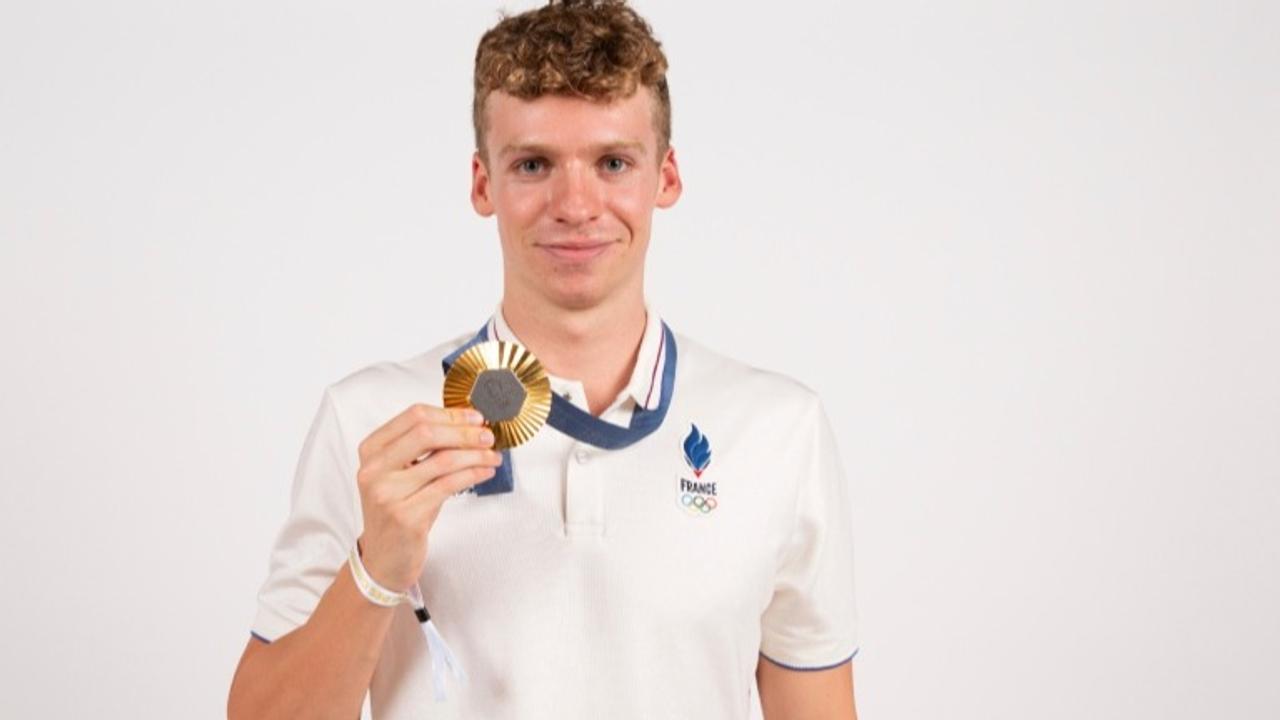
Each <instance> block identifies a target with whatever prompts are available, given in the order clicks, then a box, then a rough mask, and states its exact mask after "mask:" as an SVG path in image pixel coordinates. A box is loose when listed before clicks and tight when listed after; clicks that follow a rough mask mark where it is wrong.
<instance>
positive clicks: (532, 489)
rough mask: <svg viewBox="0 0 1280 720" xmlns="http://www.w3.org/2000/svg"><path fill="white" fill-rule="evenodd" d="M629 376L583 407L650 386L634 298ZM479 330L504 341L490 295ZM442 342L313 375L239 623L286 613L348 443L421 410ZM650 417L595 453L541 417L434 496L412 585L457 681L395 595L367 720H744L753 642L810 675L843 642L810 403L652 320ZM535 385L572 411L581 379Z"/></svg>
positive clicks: (342, 513) (267, 626) (330, 534)
mask: <svg viewBox="0 0 1280 720" xmlns="http://www.w3.org/2000/svg"><path fill="white" fill-rule="evenodd" d="M646 310H647V320H646V325H645V331H644V336H643V339H642V340H641V344H640V348H639V351H638V354H637V361H636V364H635V370H634V372H633V373H632V376H631V380H630V382H628V384H627V386H626V387H625V388H624V389H623V391H622V392H621V393H619V395H618V397H617V399H616V400H615V402H614V403H613V404H612V405H611V406H610V407H609V408H608V409H607V410H606V411H605V412H604V413H602V414H601V416H600V419H601V420H604V421H608V422H612V423H614V424H617V425H620V426H626V425H628V423H629V421H630V417H631V413H632V411H633V409H635V408H636V407H644V408H649V409H654V408H657V407H659V404H660V403H661V402H662V401H663V397H662V377H661V376H662V372H663V369H664V367H665V362H666V360H667V357H666V356H667V355H668V354H669V353H670V352H671V348H669V347H667V342H666V340H665V339H664V338H665V337H668V336H666V335H665V334H664V332H663V325H662V322H661V320H660V318H659V316H658V314H657V312H656V311H655V310H654V307H653V304H652V303H649V304H647V305H646ZM486 331H487V334H488V337H489V338H491V339H500V340H516V341H517V342H518V341H519V339H518V338H517V337H515V335H514V333H512V332H511V329H510V328H509V327H508V326H507V324H506V322H505V321H504V319H503V317H502V312H501V304H499V306H498V309H497V311H495V312H494V314H493V316H492V317H491V318H490V320H489V321H488V324H487V325H486ZM473 336H474V333H473V332H468V333H465V334H463V335H459V336H458V337H455V338H454V339H452V340H450V341H448V342H446V343H443V344H441V345H438V346H436V347H434V348H432V349H431V350H428V351H427V352H425V353H422V354H420V355H417V356H414V357H412V358H409V359H407V360H404V361H401V362H384V363H378V364H376V365H371V366H369V367H366V368H364V369H362V370H359V371H357V372H355V373H352V374H350V375H348V376H346V377H344V378H342V379H341V380H339V381H337V382H335V383H333V384H331V385H329V386H328V387H327V388H326V389H325V391H324V394H323V397H322V400H321V403H320V408H319V410H318V412H317V414H316V417H315V420H314V422H313V423H312V426H311V428H310V431H309V432H308V434H307V437H306V440H305V442H304V445H303V449H302V454H301V458H300V460H299V463H298V467H297V472H296V475H295V478H294V482H293V491H292V507H291V510H290V514H289V517H288V519H287V521H286V522H285V525H284V527H283V529H282V530H281V532H280V534H279V536H278V538H277V540H276V543H275V547H274V548H273V550H272V552H271V562H270V571H269V574H268V577H267V580H266V582H265V583H264V584H263V586H262V589H261V591H260V592H259V595H258V612H257V616H256V618H255V619H254V621H253V628H252V631H253V633H254V635H256V636H258V637H259V638H260V639H263V640H267V641H270V640H274V639H276V638H278V637H280V636H281V635H284V634H285V633H288V632H289V631H291V630H293V629H294V628H296V627H298V626H299V625H301V624H303V623H304V622H306V620H307V618H308V617H309V616H310V614H311V612H312V610H314V608H315V606H316V605H317V603H318V602H319V600H320V597H321V595H322V594H323V593H324V591H325V590H326V589H327V588H328V587H329V585H330V584H331V583H332V582H333V579H334V577H335V575H336V573H338V572H346V571H347V570H346V568H345V562H346V557H347V554H348V553H349V552H350V549H351V548H352V547H353V546H354V543H355V540H356V538H357V537H358V536H359V535H360V533H361V531H362V525H363V518H362V514H361V510H360V497H359V492H358V489H357V487H356V482H355V476H356V471H357V469H358V467H359V459H358V454H357V452H356V447H357V445H358V444H359V443H360V441H361V440H362V439H364V438H365V437H366V436H367V435H368V434H369V433H370V432H372V431H373V430H374V429H376V428H377V427H379V426H380V425H382V424H383V423H385V422H386V421H387V420H388V419H390V418H391V417H393V416H395V415H396V414H398V413H400V412H402V411H403V410H404V409H405V408H406V407H408V406H409V405H411V404H413V403H416V402H426V403H430V404H434V405H440V404H441V388H442V384H443V369H442V367H441V360H442V359H443V358H444V357H446V356H447V355H448V354H449V353H450V352H452V351H453V350H455V349H457V348H459V347H461V346H462V345H463V344H465V343H466V342H467V341H468V340H470V339H471V338H472V337H473ZM669 337H671V338H672V339H673V340H674V343H675V353H674V354H675V358H674V360H675V365H674V370H675V373H674V384H673V390H672V393H671V397H670V399H669V401H670V402H669V405H668V407H667V411H666V415H665V418H664V420H663V422H662V425H661V426H660V427H658V429H657V430H654V431H653V432H652V433H650V434H649V435H647V436H645V437H644V438H643V439H641V440H639V441H637V442H635V443H634V444H631V445H629V446H627V447H624V448H620V449H616V450H603V449H601V448H597V447H594V446H592V445H589V444H587V443H584V442H581V441H579V440H576V439H574V438H573V437H570V436H569V435H566V434H565V433H563V432H561V431H559V430H557V429H556V428H554V427H551V426H550V425H547V426H544V427H543V428H542V429H541V430H540V431H539V432H538V434H537V435H536V436H535V437H534V438H533V439H532V440H530V441H529V442H527V443H525V444H524V445H521V446H519V447H516V448H513V449H512V450H511V455H510V458H511V467H512V470H513V482H514V487H513V488H512V489H511V491H509V492H500V493H495V494H487V495H481V494H476V493H467V494H463V495H458V496H456V497H453V498H450V499H449V500H448V501H446V502H445V504H444V507H443V508H442V510H441V512H440V515H439V516H438V517H437V519H436V522H435V525H434V526H433V527H432V529H431V536H430V538H431V539H430V549H429V551H428V555H427V561H426V566H425V568H424V569H423V573H422V576H421V579H420V586H421V588H422V592H423V595H424V597H425V599H426V603H427V608H428V609H429V610H430V612H431V616H432V618H433V619H434V620H435V622H436V624H437V626H438V627H439V629H440V632H441V634H443V635H444V637H445V638H446V640H447V641H448V642H449V644H450V646H451V647H452V648H453V651H454V653H455V655H456V657H457V659H458V661H459V662H460V663H461V665H462V666H463V667H464V668H465V669H466V672H467V673H468V675H469V678H470V679H469V682H468V683H467V684H466V685H458V684H456V683H453V681H452V678H450V685H449V686H448V692H449V698H448V700H447V701H446V702H443V703H436V702H435V701H434V699H433V697H432V686H431V672H430V660H429V656H428V653H427V648H426V642H425V640H424V638H423V636H422V633H421V631H420V630H419V627H418V622H417V620H416V618H415V617H414V615H413V611H412V609H411V607H410V606H408V605H404V606H400V607H398V608H396V610H395V617H394V620H393V622H392V626H391V628H390V630H389V632H388V635H387V638H386V642H385V644H384V645H383V649H382V655H381V656H380V658H379V661H378V665H377V667H376V669H375V670H374V674H373V679H372V682H371V685H370V697H369V700H370V705H371V708H372V710H373V716H374V718H377V719H379V720H382V719H386V720H400V719H402V718H403V719H405V720H408V719H409V718H413V719H414V720H418V719H420V718H522V719H525V718H556V719H557V720H559V719H562V718H596V717H610V718H699V719H706V718H749V717H757V718H758V717H760V709H759V701H758V699H757V698H756V697H755V687H754V685H755V669H756V664H757V663H758V662H759V661H760V655H762V654H763V655H764V656H765V657H766V658H768V659H769V660H771V661H773V662H775V663H777V664H781V665H784V666H787V667H791V668H794V669H821V668H825V667H830V666H833V665H837V664H840V663H843V662H845V661H847V660H848V659H850V658H851V657H853V656H854V655H855V654H856V653H857V640H856V613H855V608H854V596H853V553H852V531H851V525H850V515H849V512H850V508H849V499H848V490H847V485H846V481H845V476H844V473H843V470H842V466H841V462H840V460H839V457H838V453H837V449H836V442H835V438H834V436H833V434H832V431H831V428H830V425H829V422H828V420H827V416H826V413H825V411H824V409H823V407H822V403H821V401H820V400H819V398H818V397H817V396H816V395H815V394H814V393H813V391H811V390H810V389H808V388H807V387H805V386H804V385H802V384H800V383H798V382H796V381H795V380H792V379H790V378H788V377H786V376H784V375H781V374H778V373H774V372H769V371H765V370H760V369H757V368H753V367H750V366H747V365H745V364H743V363H740V362H737V361H735V360H732V359H730V358H728V357H725V356H723V355H721V354H718V353H716V352H713V351H712V350H710V349H708V348H706V347H704V346H702V345H700V344H698V343H697V342H696V341H694V340H692V339H690V338H688V337H686V336H684V335H681V334H679V333H675V332H673V333H672V334H671V335H670V336H669ZM550 380H551V387H552V390H553V391H554V392H555V393H556V394H558V395H561V396H562V397H565V398H566V399H568V400H569V401H570V402H572V403H573V404H574V405H576V406H578V407H580V408H582V409H583V410H585V409H586V396H585V393H584V391H583V386H582V383H580V382H578V381H576V380H571V379H567V378H560V377H555V376H551V377H550Z"/></svg>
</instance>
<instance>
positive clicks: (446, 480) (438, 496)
mask: <svg viewBox="0 0 1280 720" xmlns="http://www.w3.org/2000/svg"><path fill="white" fill-rule="evenodd" d="M500 458H501V455H499V459H500ZM497 470H498V468H497V467H491V466H486V465H474V466H471V467H465V468H462V469H461V470H456V471H454V472H451V473H446V474H445V475H441V476H440V477H438V478H436V479H435V481H434V482H430V483H427V484H426V485H424V486H423V487H422V488H421V489H420V490H418V491H417V492H415V493H413V494H412V495H410V496H409V497H408V498H406V499H405V501H404V502H405V506H406V507H407V512H408V513H409V515H410V517H413V518H414V520H415V521H417V520H419V519H420V518H421V516H422V515H433V516H434V513H437V512H439V511H440V507H441V505H443V503H444V501H446V500H448V499H449V498H450V497H452V496H454V495H457V494H458V493H460V492H462V491H463V490H466V489H468V488H470V487H472V486H474V485H477V484H479V483H482V482H484V481H485V480H488V479H490V478H492V477H493V476H494V475H495V474H497Z"/></svg>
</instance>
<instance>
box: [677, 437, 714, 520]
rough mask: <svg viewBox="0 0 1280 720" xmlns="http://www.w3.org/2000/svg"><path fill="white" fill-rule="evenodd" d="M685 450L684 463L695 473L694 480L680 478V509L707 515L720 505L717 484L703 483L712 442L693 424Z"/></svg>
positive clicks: (692, 513) (685, 442) (709, 460)
mask: <svg viewBox="0 0 1280 720" xmlns="http://www.w3.org/2000/svg"><path fill="white" fill-rule="evenodd" d="M683 449H684V461H685V463H687V464H688V465H689V469H690V470H692V471H693V477H694V479H693V480H689V479H688V478H686V477H683V476H682V477H681V478H680V492H679V493H678V494H677V498H678V500H679V503H680V507H682V508H684V509H685V511H687V512H688V513H689V514H690V515H706V514H708V513H710V512H711V511H712V510H715V509H716V507H717V506H718V505H719V504H720V502H719V500H718V499H717V498H716V484H715V483H714V482H703V481H702V473H703V472H704V471H706V469H707V466H708V465H710V464H711V441H710V440H709V439H707V436H706V435H703V434H702V431H701V430H699V429H698V426H697V425H692V424H691V429H690V430H689V434H688V435H687V436H685V439H684V447H683Z"/></svg>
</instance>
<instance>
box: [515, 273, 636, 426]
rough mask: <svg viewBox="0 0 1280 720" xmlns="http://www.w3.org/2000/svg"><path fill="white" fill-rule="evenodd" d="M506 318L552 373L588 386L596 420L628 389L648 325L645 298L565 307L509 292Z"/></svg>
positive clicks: (627, 296) (589, 404)
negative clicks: (589, 305)
mask: <svg viewBox="0 0 1280 720" xmlns="http://www.w3.org/2000/svg"><path fill="white" fill-rule="evenodd" d="M502 316H503V318H504V319H505V320H506V321H507V325H508V326H510V327H511V331H512V332H514V333H515V334H516V336H517V337H519V338H520V342H521V343H523V344H524V345H525V347H527V348H529V351H530V352H532V353H533V354H534V355H536V356H537V357H538V360H539V361H540V362H541V363H542V365H543V367H545V368H546V370H547V372H549V373H551V374H552V375H555V376H557V377H562V378H567V379H573V380H578V381H579V382H581V383H582V385H583V388H584V389H585V390H586V393H587V408H588V410H589V411H590V412H591V414H592V415H599V414H600V413H602V412H604V410H605V409H606V408H608V407H609V405H611V404H613V401H614V399H615V398H617V396H618V393H620V392H622V389H623V388H625V387H626V386H627V382H628V381H629V380H630V379H631V374H632V371H633V370H634V369H635V364H636V355H637V353H638V352H639V349H640V341H641V339H642V338H643V336H644V328H645V322H646V317H645V306H644V296H643V294H641V293H630V294H619V295H617V296H615V297H611V298H607V299H606V300H605V301H603V302H601V303H599V304H597V305H593V306H591V307H583V308H565V307H561V306H558V305H555V304H553V303H550V302H547V301H545V300H544V299H541V298H532V297H517V296H515V295H514V294H513V293H511V292H510V290H508V291H507V292H506V293H504V294H503V298H502Z"/></svg>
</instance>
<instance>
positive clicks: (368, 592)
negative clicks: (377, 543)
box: [347, 540, 409, 607]
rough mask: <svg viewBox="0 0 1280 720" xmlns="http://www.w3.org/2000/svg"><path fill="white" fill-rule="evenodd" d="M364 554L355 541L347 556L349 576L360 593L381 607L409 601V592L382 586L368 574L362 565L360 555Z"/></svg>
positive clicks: (358, 543) (358, 542)
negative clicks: (349, 569)
mask: <svg viewBox="0 0 1280 720" xmlns="http://www.w3.org/2000/svg"><path fill="white" fill-rule="evenodd" d="M363 555H364V550H363V548H361V547H360V541H359V540H357V541H356V546H355V547H353V548H351V554H350V555H349V556H348V557H347V566H348V567H349V568H351V578H352V580H354V581H355V584H356V588H357V589H359V590H360V594H361V595H364V597H365V599H366V600H368V601H369V602H371V603H373V604H374V605H380V606H382V607H395V606H396V605H399V604H401V603H406V602H409V594H408V593H406V592H398V591H395V590H391V589H389V588H387V587H384V586H383V585H382V584H380V583H379V582H378V581H377V580H375V579H374V578H373V576H372V575H370V574H369V571H368V569H367V568H365V566H364V562H363V560H362V559H361V557H362V556H363Z"/></svg>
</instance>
